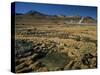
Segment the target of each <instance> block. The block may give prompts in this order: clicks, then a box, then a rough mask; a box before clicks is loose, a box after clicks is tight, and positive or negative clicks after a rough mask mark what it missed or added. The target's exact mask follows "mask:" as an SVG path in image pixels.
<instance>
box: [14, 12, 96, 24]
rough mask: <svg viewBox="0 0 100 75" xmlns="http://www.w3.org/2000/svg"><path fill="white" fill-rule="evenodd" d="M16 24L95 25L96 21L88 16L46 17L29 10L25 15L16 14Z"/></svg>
mask: <svg viewBox="0 0 100 75" xmlns="http://www.w3.org/2000/svg"><path fill="white" fill-rule="evenodd" d="M16 21H17V23H25V24H32V23H34V24H40V23H41V24H42V23H43V24H52V23H53V24H55V23H56V24H58V25H59V24H60V25H61V24H96V22H97V21H96V20H95V19H94V18H92V17H90V16H86V17H82V16H65V15H47V14H44V13H41V12H38V11H34V10H31V11H29V12H27V13H25V14H21V13H16Z"/></svg>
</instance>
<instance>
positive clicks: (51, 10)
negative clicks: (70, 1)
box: [15, 2, 97, 19]
mask: <svg viewBox="0 0 100 75" xmlns="http://www.w3.org/2000/svg"><path fill="white" fill-rule="evenodd" d="M30 10H34V11H39V12H41V13H44V14H48V15H65V16H77V15H79V16H90V17H93V18H95V19H96V18H97V8H96V7H89V6H76V5H75V6H74V5H55V4H40V3H27V2H16V3H15V12H16V13H27V12H28V11H30Z"/></svg>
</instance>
